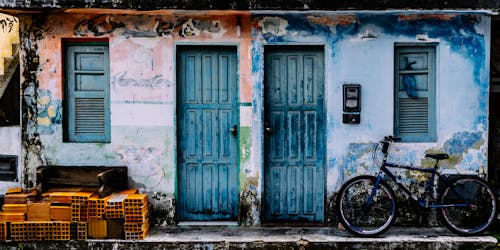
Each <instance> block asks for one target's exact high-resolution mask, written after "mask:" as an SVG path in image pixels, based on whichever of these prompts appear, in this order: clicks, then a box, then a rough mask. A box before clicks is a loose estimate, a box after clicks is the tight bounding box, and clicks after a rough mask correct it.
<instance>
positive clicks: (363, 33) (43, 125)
mask: <svg viewBox="0 0 500 250" xmlns="http://www.w3.org/2000/svg"><path fill="white" fill-rule="evenodd" d="M20 23H21V42H22V48H23V52H24V53H23V70H22V72H23V77H24V79H23V84H22V89H23V91H24V92H23V93H24V102H25V106H24V108H23V125H24V126H25V127H24V128H23V143H24V147H23V150H24V152H25V153H24V155H25V166H24V171H25V172H26V173H27V175H26V176H25V179H24V183H25V185H26V186H31V185H32V184H33V182H34V178H35V176H34V174H35V171H34V169H35V168H36V167H37V166H38V165H40V164H55V165H126V166H128V167H129V174H130V182H131V184H132V185H133V186H136V187H138V188H140V189H141V191H142V192H145V193H148V194H149V195H150V197H151V199H152V204H153V206H154V211H155V216H156V218H157V220H156V221H155V223H156V224H157V225H158V224H159V225H165V224H174V223H175V197H176V196H175V194H176V179H177V177H176V125H175V124H176V123H175V116H176V115H175V110H176V96H175V95H176V83H175V71H176V65H175V51H176V45H180V44H198V45H200V44H201V45H220V44H224V45H234V46H237V48H238V57H239V58H238V59H239V88H238V89H239V91H240V93H239V102H240V114H239V115H240V119H239V120H240V127H241V134H240V166H239V168H240V178H239V181H240V183H239V185H240V210H239V212H240V223H241V224H244V225H257V224H260V209H261V199H262V194H263V168H264V167H265V166H264V164H263V159H264V157H263V138H264V137H263V133H262V131H263V126H262V125H263V121H262V117H263V76H264V68H263V67H264V66H263V65H264V61H263V60H264V56H263V55H264V48H265V46H271V45H321V46H324V53H325V95H326V98H325V99H326V103H325V108H326V109H325V110H326V117H327V136H326V138H325V140H326V145H327V150H326V159H327V161H326V162H325V164H326V166H327V167H326V169H327V173H326V179H327V181H326V187H325V188H326V190H327V196H328V197H327V200H328V201H327V203H329V204H331V202H330V201H331V200H332V197H333V194H334V193H335V192H336V191H337V190H338V189H339V188H340V185H341V184H342V183H343V182H344V181H345V180H346V179H347V178H350V177H353V176H355V175H359V174H364V173H373V172H374V170H375V166H374V165H373V162H372V160H371V153H370V151H371V149H372V147H373V144H374V143H375V142H377V141H378V140H379V139H381V138H382V137H383V136H384V135H388V134H392V133H393V113H394V110H393V106H394V103H393V102H394V101H393V85H394V79H393V77H394V76H393V75H394V43H396V42H408V43H413V42H414V43H426V42H433V43H437V44H438V45H437V71H438V74H437V98H438V101H437V135H438V140H437V141H436V142H433V143H398V144H397V145H395V147H394V148H393V149H392V151H391V154H392V155H391V159H392V160H397V161H401V162H404V163H409V164H424V165H426V164H430V163H429V162H427V161H425V160H424V159H423V155H424V154H425V153H426V152H431V151H432V152H433V151H445V152H448V153H450V154H451V155H452V159H451V160H450V161H449V162H448V163H447V164H445V169H446V171H449V172H472V173H478V174H484V173H486V167H487V164H486V163H487V156H486V153H487V140H488V135H487V134H488V133H487V132H488V131H487V128H488V122H487V114H488V80H489V79H488V77H489V76H488V72H489V66H488V63H487V62H488V61H489V38H490V33H489V27H490V18H489V17H488V16H487V15H484V14H482V13H479V12H477V13H457V12H450V13H446V12H436V13H434V12H429V13H426V14H421V13H418V12H357V13H354V12H352V13H345V12H343V13H334V12H329V13H321V12H318V13H305V14H303V13H297V12H295V13H289V12H275V11H270V12H258V13H250V12H248V13H247V12H224V11H216V12H210V11H209V12H195V11H192V12H186V11H183V12H178V13H176V12H174V11H159V12H155V13H154V14H148V13H147V12H144V13H139V12H131V13H123V12H122V13H120V14H109V15H108V14H100V15H97V14H92V13H86V14H85V13H80V14H78V13H73V14H69V13H57V14H51V15H47V16H41V15H40V16H28V15H25V16H20ZM66 38H107V39H109V48H110V62H111V63H110V66H111V73H110V77H111V81H110V82H111V131H112V135H111V143H106V144H99V143H82V144H78V143H63V140H62V134H63V133H62V117H61V114H62V109H63V107H62V100H63V82H62V74H63V73H62V55H61V51H62V50H61V44H62V41H63V40H64V39H66ZM344 83H359V84H361V85H362V92H363V94H362V95H363V97H362V98H363V101H362V103H363V106H362V113H361V117H362V118H361V121H362V122H361V124H359V125H346V124H343V123H342V84H344ZM406 176H408V177H415V178H418V179H420V178H421V176H419V175H417V176H414V175H410V174H407V175H406ZM326 213H328V211H326ZM328 218H329V220H331V219H332V216H328Z"/></svg>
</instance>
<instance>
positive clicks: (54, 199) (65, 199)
mask: <svg viewBox="0 0 500 250" xmlns="http://www.w3.org/2000/svg"><path fill="white" fill-rule="evenodd" d="M75 193H76V192H52V193H50V194H49V200H50V203H56V204H71V201H72V197H73V195H74V194H75Z"/></svg>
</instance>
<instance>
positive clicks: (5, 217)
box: [0, 213, 26, 222]
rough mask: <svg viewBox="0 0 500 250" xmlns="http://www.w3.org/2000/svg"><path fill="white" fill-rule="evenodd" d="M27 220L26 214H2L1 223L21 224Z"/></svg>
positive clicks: (0, 216)
mask: <svg viewBox="0 0 500 250" xmlns="http://www.w3.org/2000/svg"><path fill="white" fill-rule="evenodd" d="M25 219H26V214H25V213H0V221H5V222H21V221H24V220H25Z"/></svg>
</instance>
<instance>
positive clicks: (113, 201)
mask: <svg viewBox="0 0 500 250" xmlns="http://www.w3.org/2000/svg"><path fill="white" fill-rule="evenodd" d="M127 196H128V195H127V194H115V195H112V196H110V197H109V199H108V205H107V206H106V218H113V219H119V218H124V217H125V209H124V208H123V201H124V200H125V198H126V197H127Z"/></svg>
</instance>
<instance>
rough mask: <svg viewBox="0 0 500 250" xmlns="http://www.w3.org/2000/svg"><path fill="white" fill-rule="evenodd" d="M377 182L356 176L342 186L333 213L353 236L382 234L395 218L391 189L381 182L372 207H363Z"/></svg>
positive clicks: (374, 178) (393, 197)
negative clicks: (334, 212)
mask: <svg viewBox="0 0 500 250" xmlns="http://www.w3.org/2000/svg"><path fill="white" fill-rule="evenodd" d="M376 180H377V178H376V177H374V176H368V175H363V176H358V177H355V178H353V179H351V180H349V181H347V182H346V183H345V184H344V185H342V187H341V189H340V191H339V193H338V195H337V199H336V203H335V210H336V213H337V216H338V218H339V221H340V223H341V224H342V225H343V226H344V228H345V229H346V230H347V231H349V232H351V233H352V234H354V235H357V236H361V237H374V236H378V235H381V234H383V233H385V232H386V231H387V230H389V228H390V227H391V225H392V223H393V222H394V219H395V218H396V199H395V197H396V196H395V194H394V191H393V190H392V188H391V187H390V186H389V185H387V184H386V183H385V182H383V181H380V182H379V186H378V188H377V192H376V195H375V196H374V197H373V200H372V204H370V205H369V206H367V205H366V201H367V200H368V198H369V197H370V195H371V192H372V190H373V186H374V185H375V183H376Z"/></svg>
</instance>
